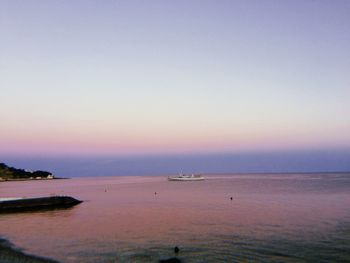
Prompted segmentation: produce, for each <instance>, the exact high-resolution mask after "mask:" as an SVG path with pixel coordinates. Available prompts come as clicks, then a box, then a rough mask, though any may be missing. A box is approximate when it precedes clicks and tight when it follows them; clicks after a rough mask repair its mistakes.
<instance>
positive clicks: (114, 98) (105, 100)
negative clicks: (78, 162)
mask: <svg viewBox="0 0 350 263" xmlns="http://www.w3.org/2000/svg"><path fill="white" fill-rule="evenodd" d="M349 14H350V1H342V0H337V1H326V0H325V1H311V0H309V1H294V0H293V1H288V0H286V1H224V0H215V1H214V0H213V1H205V0H204V1H199V0H198V1H191V0H184V1H180V0H178V1H132V0H128V1H126V0H125V1H117V0H116V1H107V0H105V1H86V0H84V1H78V0H75V1H68V0H67V1H45V0H42V1H36V0H28V1H17V0H1V1H0V90H1V93H0V94H1V95H0V120H1V126H0V153H1V154H3V155H16V154H28V155H38V154H41V155H62V154H78V155H82V154H83V155H85V154H87V155H88V154H117V155H123V154H158V153H170V154H171V153H196V152H198V153H211V152H233V153H241V152H244V153H247V152H248V153H249V152H261V151H268V152H269V151H284V152H288V151H295V150H350V15H349Z"/></svg>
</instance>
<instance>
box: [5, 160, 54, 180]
mask: <svg viewBox="0 0 350 263" xmlns="http://www.w3.org/2000/svg"><path fill="white" fill-rule="evenodd" d="M53 178H54V176H53V175H52V173H50V172H47V171H40V170H38V171H29V170H24V169H17V168H14V167H10V166H7V165H6V164H4V163H0V181H1V180H23V179H53Z"/></svg>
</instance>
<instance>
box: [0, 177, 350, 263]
mask: <svg viewBox="0 0 350 263" xmlns="http://www.w3.org/2000/svg"><path fill="white" fill-rule="evenodd" d="M204 176H205V178H206V180H204V181H196V182H173V181H168V180H167V174H164V175H157V176H90V177H73V178H72V179H65V180H45V181H44V180H43V181H39V180H35V181H20V182H2V183H0V197H37V196H47V195H69V196H72V197H75V198H77V199H80V200H83V201H84V202H83V203H81V204H79V205H77V206H75V207H72V208H69V209H57V210H50V211H38V212H24V213H10V214H0V237H1V238H5V239H8V240H10V241H11V242H12V243H13V244H14V245H15V246H16V247H17V248H18V249H21V250H22V251H24V252H25V253H28V254H34V255H40V256H43V257H47V258H51V259H54V260H57V261H59V262H62V263H64V262H66V263H80V262H86V263H95V262H101V263H103V262H106V263H107V262H159V260H166V259H170V258H177V259H178V260H180V261H181V262H187V263H190V262H350V173H263V174H255V173H244V174H243V173H242V174H239V173H235V174H204ZM175 247H178V248H179V251H178V253H175V252H174V248H175Z"/></svg>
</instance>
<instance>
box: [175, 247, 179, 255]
mask: <svg viewBox="0 0 350 263" xmlns="http://www.w3.org/2000/svg"><path fill="white" fill-rule="evenodd" d="M179 251H180V249H179V248H178V247H177V246H176V247H175V248H174V252H175V253H176V254H177V253H179Z"/></svg>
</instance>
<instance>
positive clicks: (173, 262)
mask: <svg viewBox="0 0 350 263" xmlns="http://www.w3.org/2000/svg"><path fill="white" fill-rule="evenodd" d="M159 263H181V260H180V259H178V258H168V259H161V260H159Z"/></svg>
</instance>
